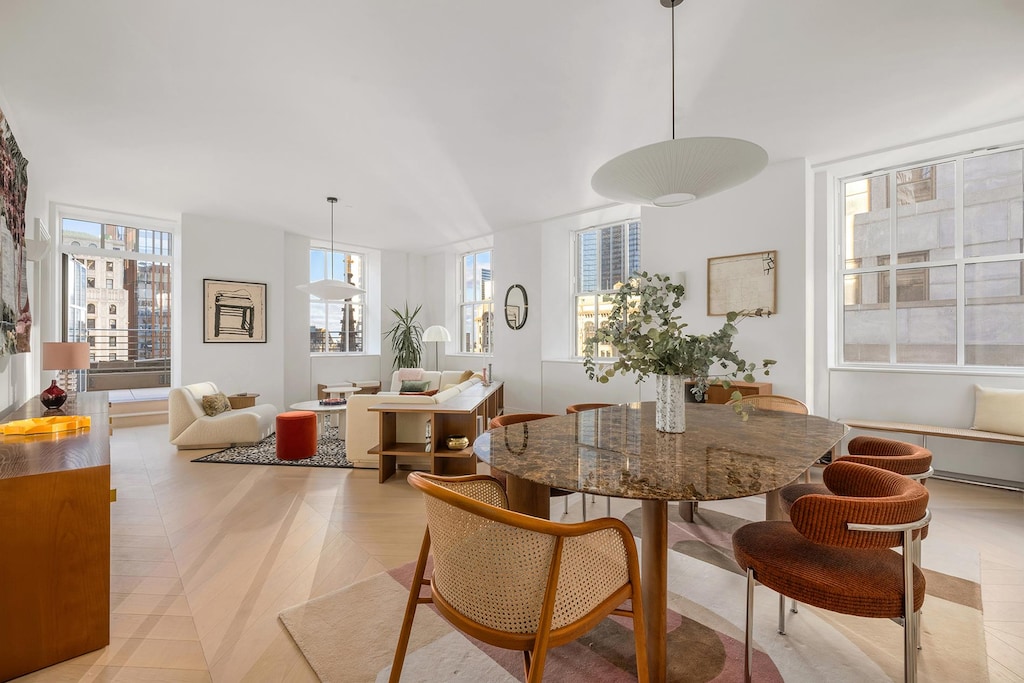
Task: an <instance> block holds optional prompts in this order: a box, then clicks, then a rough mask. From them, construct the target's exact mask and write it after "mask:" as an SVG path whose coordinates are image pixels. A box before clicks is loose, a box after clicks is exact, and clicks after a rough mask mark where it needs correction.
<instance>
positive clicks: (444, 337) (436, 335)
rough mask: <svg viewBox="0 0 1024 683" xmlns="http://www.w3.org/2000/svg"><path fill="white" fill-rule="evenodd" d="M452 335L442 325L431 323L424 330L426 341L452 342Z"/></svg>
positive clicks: (424, 339)
mask: <svg viewBox="0 0 1024 683" xmlns="http://www.w3.org/2000/svg"><path fill="white" fill-rule="evenodd" d="M451 340H452V335H451V334H450V333H449V332H448V330H447V329H445V328H444V327H443V326H441V325H431V326H430V327H428V328H427V329H425V330H423V341H425V342H450V341H451Z"/></svg>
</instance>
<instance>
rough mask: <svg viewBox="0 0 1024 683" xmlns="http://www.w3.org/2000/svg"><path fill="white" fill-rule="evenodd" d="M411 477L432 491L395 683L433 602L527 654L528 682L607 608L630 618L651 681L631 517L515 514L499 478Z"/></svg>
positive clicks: (476, 634) (465, 626)
mask: <svg viewBox="0 0 1024 683" xmlns="http://www.w3.org/2000/svg"><path fill="white" fill-rule="evenodd" d="M408 481H409V483H410V484H411V485H412V486H414V487H415V488H416V489H418V490H419V491H420V492H422V493H423V495H424V502H425V503H426V518H427V530H426V532H425V533H424V535H423V543H422V545H421V546H420V554H419V557H418V558H417V560H416V570H415V574H414V576H413V579H412V585H411V588H410V591H409V599H408V602H407V603H406V609H405V616H404V618H403V620H402V628H401V631H400V633H399V638H398V645H397V647H396V648H395V657H394V663H393V665H392V669H391V678H390V680H391V683H397V682H398V680H399V678H400V677H401V675H402V666H403V663H404V661H405V653H406V650H407V648H408V645H409V637H410V634H411V632H412V624H413V619H414V617H415V614H416V607H417V606H418V605H420V604H433V605H434V607H435V608H436V609H437V611H438V613H440V615H441V616H442V617H444V618H445V619H446V620H447V621H448V622H449V623H450V624H451V625H452V626H454V627H455V628H457V629H459V630H460V631H462V632H463V633H465V634H467V635H469V636H471V637H473V638H477V639H479V640H482V641H483V642H485V643H488V644H490V645H493V646H495V647H501V648H506V649H511V650H520V651H522V653H523V664H524V668H525V673H526V680H527V681H528V682H529V683H539V682H540V681H541V680H542V679H543V676H544V666H545V661H546V658H547V654H548V650H549V649H550V648H554V647H558V646H560V645H565V644H567V643H569V642H572V641H573V640H575V639H576V638H578V637H580V636H581V635H583V634H584V633H586V632H587V631H590V630H591V629H592V628H594V627H595V626H596V625H597V624H599V623H600V622H601V621H602V620H603V619H604V618H605V617H607V616H609V615H612V614H614V615H618V616H625V617H630V618H632V621H633V638H634V647H635V649H636V668H637V677H638V679H639V680H640V681H648V680H649V676H648V664H647V637H646V631H645V627H644V615H643V601H642V598H641V591H640V564H639V560H638V559H637V553H636V545H635V543H634V541H633V535H632V532H630V530H629V528H628V527H627V526H626V525H625V524H623V523H622V522H621V521H620V520H617V519H610V518H602V519H596V520H591V521H589V522H581V523H577V524H561V523H558V522H551V521H548V520H546V519H539V518H537V517H531V516H529V515H523V514H519V513H517V512H512V511H510V510H508V509H507V507H508V499H507V497H506V495H505V490H504V489H503V488H502V486H501V484H500V483H499V482H498V481H497V480H496V479H494V478H493V477H490V476H487V475H465V476H460V477H441V476H436V475H431V474H426V473H421V472H413V473H412V474H410V475H409V479H408ZM428 555H431V556H432V557H433V568H432V570H431V575H430V577H429V578H428V577H426V576H425V574H426V566H427V557H428ZM498 577H500V580H498ZM422 586H429V588H430V595H429V596H428V597H421V595H420V592H421V587H422ZM627 600H629V601H630V608H629V609H624V608H623V607H622V606H623V603H624V602H626V601H627Z"/></svg>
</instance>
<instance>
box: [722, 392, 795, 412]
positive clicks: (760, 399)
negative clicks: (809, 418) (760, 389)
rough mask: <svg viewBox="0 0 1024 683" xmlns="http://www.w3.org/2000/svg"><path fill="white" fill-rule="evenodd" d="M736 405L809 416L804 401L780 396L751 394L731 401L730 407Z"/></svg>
mask: <svg viewBox="0 0 1024 683" xmlns="http://www.w3.org/2000/svg"><path fill="white" fill-rule="evenodd" d="M734 403H739V404H741V405H745V406H751V407H753V408H756V409H758V410H779V411H782V412H786V413H799V414H800V415H807V412H808V411H807V406H806V405H804V402H803V401H799V400H797V399H795V398H790V397H789V396H781V395H779V394H751V395H749V396H743V397H742V398H737V399H733V400H732V401H729V405H732V404H734Z"/></svg>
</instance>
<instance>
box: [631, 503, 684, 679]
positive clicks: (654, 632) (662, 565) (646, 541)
mask: <svg viewBox="0 0 1024 683" xmlns="http://www.w3.org/2000/svg"><path fill="white" fill-rule="evenodd" d="M683 505H685V503H680V507H682V506H683ZM641 524H642V528H641V534H642V538H641V544H642V549H641V555H642V557H641V561H640V581H641V583H642V585H643V589H642V592H643V599H644V621H645V622H646V624H645V625H646V626H647V661H648V663H649V665H650V670H651V683H664V681H665V680H666V677H667V671H666V663H667V659H666V655H667V645H666V643H667V635H668V634H667V633H666V631H667V629H668V503H667V502H666V501H664V500H645V501H643V502H642V503H641Z"/></svg>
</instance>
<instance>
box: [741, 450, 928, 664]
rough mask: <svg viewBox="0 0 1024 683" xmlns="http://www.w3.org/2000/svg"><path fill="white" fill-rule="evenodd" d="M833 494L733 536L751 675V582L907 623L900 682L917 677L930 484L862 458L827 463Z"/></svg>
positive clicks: (805, 500)
mask: <svg viewBox="0 0 1024 683" xmlns="http://www.w3.org/2000/svg"><path fill="white" fill-rule="evenodd" d="M823 476H824V479H825V484H826V485H827V486H828V488H829V490H830V491H831V494H830V495H826V496H823V495H815V494H811V495H807V496H803V497H801V498H799V499H798V500H797V501H796V502H795V503H794V504H793V507H792V508H791V510H790V519H791V521H789V522H786V521H768V522H753V523H751V524H747V525H746V526H743V527H741V528H739V529H738V530H737V531H736V532H735V533H734V534H733V537H732V546H733V554H734V555H735V557H736V562H737V563H739V565H740V567H741V568H743V569H745V570H746V572H747V618H746V656H745V665H744V667H745V668H744V670H745V676H746V678H745V680H746V681H750V664H751V657H752V656H753V634H752V633H751V631H752V629H753V619H754V616H753V613H754V585H755V582H759V583H761V584H763V585H765V586H767V587H768V588H770V589H772V590H774V591H777V592H778V593H779V633H783V634H784V633H785V632H786V628H785V607H784V602H785V597H784V596H789V597H791V598H793V599H795V600H799V601H800V602H804V603H806V604H809V605H813V606H815V607H820V608H822V609H827V610H831V611H833V612H840V613H843V614H852V615H856V616H862V617H877V618H887V619H893V620H896V621H898V622H900V623H902V624H903V626H904V634H903V657H904V679H905V680H906V681H910V682H913V681H915V680H916V678H917V642H918V639H917V629H918V628H919V621H918V615H919V610H920V609H921V604H922V603H923V602H924V590H925V579H924V574H923V573H922V572H921V569H920V567H919V566H918V565H917V564H915V562H914V557H915V556H916V553H915V552H913V550H912V548H913V546H914V545H915V544H916V543H918V542H919V541H915V540H914V539H913V537H914V531H915V530H917V529H920V528H921V527H923V526H925V525H926V524H927V523H928V520H929V519H930V516H931V514H930V513H929V512H928V489H926V488H925V487H924V486H922V485H921V484H920V483H918V482H916V481H914V480H912V479H907V478H906V477H904V476H901V475H899V474H896V473H894V472H889V471H886V470H883V469H879V468H877V467H870V466H867V465H862V464H860V463H857V462H841V461H837V462H834V463H832V464H831V465H829V466H828V467H826V468H825V471H824V473H823ZM897 546H901V547H902V553H898V552H895V551H894V550H892V548H894V547H897Z"/></svg>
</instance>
